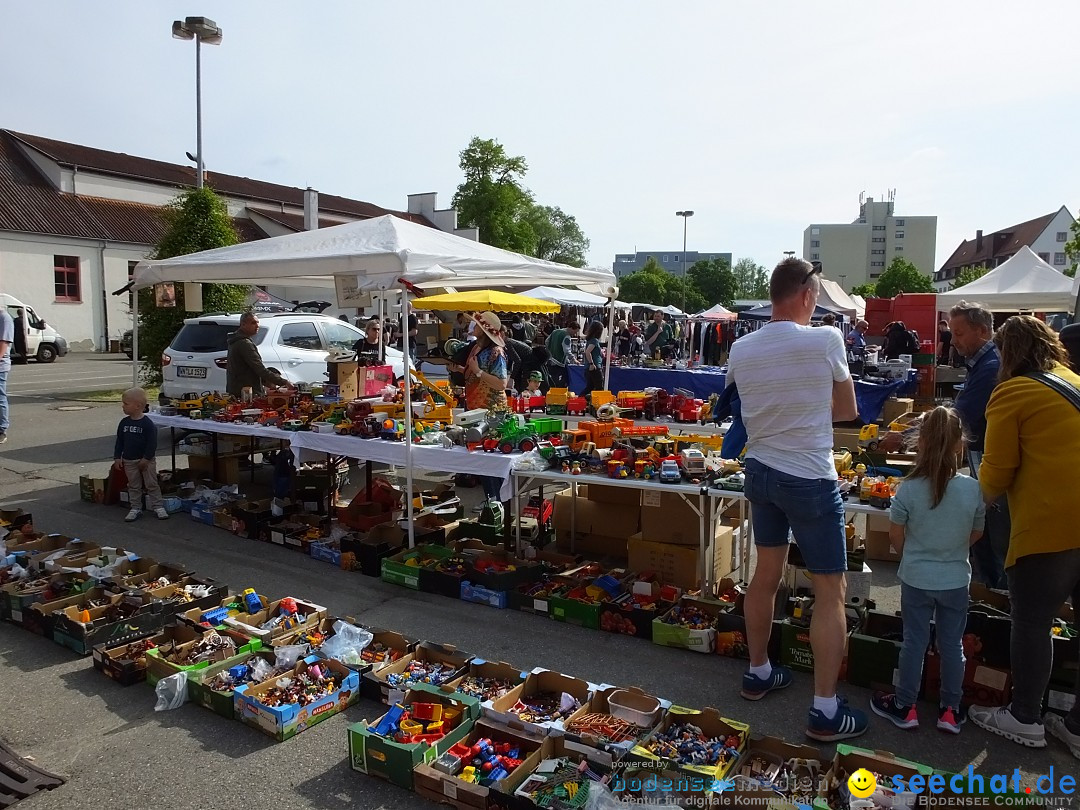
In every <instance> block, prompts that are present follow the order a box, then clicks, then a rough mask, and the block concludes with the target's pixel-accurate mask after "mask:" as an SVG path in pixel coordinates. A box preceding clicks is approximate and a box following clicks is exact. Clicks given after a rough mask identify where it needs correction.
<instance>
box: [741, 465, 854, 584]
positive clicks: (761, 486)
mask: <svg viewBox="0 0 1080 810" xmlns="http://www.w3.org/2000/svg"><path fill="white" fill-rule="evenodd" d="M744 489H745V492H746V499H747V500H748V501H750V504H751V505H752V507H753V508H752V509H751V510H750V519H751V520H752V521H753V525H754V543H755V545H759V546H764V547H769V546H786V545H787V544H788V532H789V531H790V532H791V533H792V534H794V535H795V542H796V543H798V544H799V551H801V552H802V556H803V561H804V562H805V563H806V569H807V570H808V571H809V572H810V573H812V574H842V573H844V572H845V571H847V545H846V541H845V539H844V503H843V501H841V500H840V488H839V486H838V485H837V482H836V481H833V480H830V479H828V478H798V477H796V476H794V475H788V474H787V473H785V472H780V470H774V469H773V468H772V467H769V466H767V465H765V464H762V463H761V462H760V461H758V460H757V459H755V458H749V459H747V460H746V484H745V487H744Z"/></svg>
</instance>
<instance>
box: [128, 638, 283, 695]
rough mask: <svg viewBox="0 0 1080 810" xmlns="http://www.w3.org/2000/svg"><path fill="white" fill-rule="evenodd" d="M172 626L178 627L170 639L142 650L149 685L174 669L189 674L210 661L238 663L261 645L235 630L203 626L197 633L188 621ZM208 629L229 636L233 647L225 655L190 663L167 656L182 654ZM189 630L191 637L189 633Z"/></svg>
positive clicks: (166, 675)
mask: <svg viewBox="0 0 1080 810" xmlns="http://www.w3.org/2000/svg"><path fill="white" fill-rule="evenodd" d="M172 626H173V627H177V628H180V629H178V630H177V631H176V633H175V637H174V638H173V639H169V640H163V641H162V642H161V644H160V645H159V646H158V647H157V648H155V649H153V650H148V651H147V653H146V681H147V683H149V684H150V685H151V686H153V685H154V684H156V683H157V682H158V681H159V680H161V679H162V678H167V677H169V676H170V675H175V674H176V673H177V672H187V673H189V675H190V673H192V672H194V671H196V670H199V669H206V668H207V667H208V666H210V665H211V664H222V663H231V664H232V665H236V664H239V663H241V662H242V661H243V660H244V659H246V658H247V657H248V656H249V655H250V654H251V653H253V652H257V651H258V650H260V649H261V648H262V642H261V641H259V639H257V638H255V639H253V638H249V637H247V636H245V635H243V634H241V633H238V632H236V631H235V630H222V631H216V630H214V631H211V630H207V631H205V632H203V633H200V632H198V631H195V629H194V628H192V627H191V626H189V625H185V624H180V625H172ZM209 632H219V633H220V635H221V636H222V637H225V638H229V639H231V640H232V642H233V646H234V648H235V649H234V652H233V653H232V655H225V656H224V657H222V658H218V659H216V660H209V659H208V660H206V661H199V662H197V663H194V664H176V663H173V662H172V661H170V660H169V658H171V657H172V656H174V655H178V656H180V658H181V659H182V658H183V656H185V655H187V654H188V652H189V651H190V650H191V649H192V648H193V647H194V646H195V645H196V644H198V643H199V642H201V641H202V640H203V638H205V636H206V633H209ZM192 634H193V637H189V636H190V635H192Z"/></svg>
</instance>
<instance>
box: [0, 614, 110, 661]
mask: <svg viewBox="0 0 1080 810" xmlns="http://www.w3.org/2000/svg"><path fill="white" fill-rule="evenodd" d="M0 638H2V639H3V649H0V663H3V665H4V666H7V667H14V668H15V669H19V670H22V671H23V672H40V671H42V670H44V669H50V668H52V667H56V666H61V665H63V664H69V663H71V660H72V659H73V658H76V657H77V656H76V655H75V653H73V652H72V651H71V650H68V649H67V648H65V647H61V646H60V645H59V644H57V643H55V642H54V641H53V640H52V639H49V638H45V636H39V635H36V634H34V633H31V632H30V631H29V630H26V629H25V628H23V627H20V626H19V625H15V624H10V623H8V622H5V623H4V624H3V630H2V631H0ZM86 660H87V663H89V662H90V659H89V658H87V659H86Z"/></svg>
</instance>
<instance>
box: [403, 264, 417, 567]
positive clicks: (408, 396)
mask: <svg viewBox="0 0 1080 810" xmlns="http://www.w3.org/2000/svg"><path fill="white" fill-rule="evenodd" d="M401 334H402V341H401V361H402V363H404V369H403V371H404V373H405V520H406V521H408V525H409V548H413V546H415V545H416V526H415V525H414V524H413V509H412V506H413V497H412V493H413V466H412V446H413V412H412V374H410V373H409V367H410V363H409V291H408V288H407V287H406V286H405V284H404V283H402V285H401Z"/></svg>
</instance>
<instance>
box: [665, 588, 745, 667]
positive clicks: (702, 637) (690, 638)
mask: <svg viewBox="0 0 1080 810" xmlns="http://www.w3.org/2000/svg"><path fill="white" fill-rule="evenodd" d="M686 606H693V607H695V608H698V609H700V610H702V611H704V612H705V613H707V614H709V615H710V616H711V617H712V619H713V621H712V626H710V627H704V628H701V629H699V630H692V629H690V628H689V627H682V626H681V625H677V624H668V623H667V622H666V621H664V619H665V618H667V616H669V615H670V614H671V613H673V612H674V611H676V610H680V609H682V608H684V607H686ZM729 610H731V605H729V604H727V603H725V602H717V601H715V600H712V599H696V598H693V597H689V596H684V597H682V598H681V599H680V600H679V601H678V602H676V603H675V605H674V606H673V607H672V608H671V610H669V611H668V612H667V613H666V614H664V616H657V617H656V618H655V619H653V623H652V641H653V644H659V645H660V646H661V647H679V648H681V649H684V650H692V651H693V652H701V653H711V652H712V651H713V648H714V645H715V643H716V618H717V617H718V616H720V615H721V614H724V613H727V612H728V611H729Z"/></svg>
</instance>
